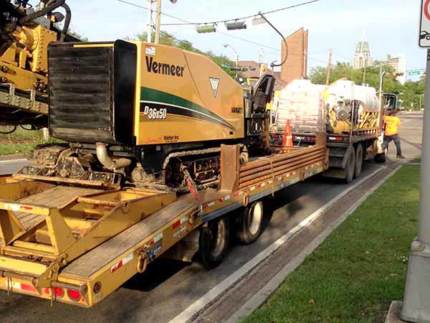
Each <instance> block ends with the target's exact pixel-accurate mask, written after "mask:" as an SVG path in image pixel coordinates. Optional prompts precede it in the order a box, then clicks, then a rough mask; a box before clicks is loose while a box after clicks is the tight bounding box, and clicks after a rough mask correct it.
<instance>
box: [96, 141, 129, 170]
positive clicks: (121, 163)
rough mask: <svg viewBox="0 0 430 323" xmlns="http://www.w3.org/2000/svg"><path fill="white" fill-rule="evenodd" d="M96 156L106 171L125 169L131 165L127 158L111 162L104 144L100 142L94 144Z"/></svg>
mask: <svg viewBox="0 0 430 323" xmlns="http://www.w3.org/2000/svg"><path fill="white" fill-rule="evenodd" d="M96 155H97V159H98V160H99V162H100V163H101V164H102V165H103V166H104V167H105V168H107V169H109V170H112V171H115V170H117V169H121V168H125V167H127V166H129V165H130V164H131V160H130V159H127V158H118V159H115V160H113V159H112V158H110V156H109V153H108V150H107V147H106V144H104V143H102V142H98V143H96Z"/></svg>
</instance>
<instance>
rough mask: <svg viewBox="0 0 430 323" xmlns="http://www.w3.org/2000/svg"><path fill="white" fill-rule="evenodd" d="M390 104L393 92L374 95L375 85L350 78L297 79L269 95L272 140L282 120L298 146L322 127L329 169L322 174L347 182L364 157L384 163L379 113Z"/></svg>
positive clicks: (357, 173)
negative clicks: (319, 82)
mask: <svg viewBox="0 0 430 323" xmlns="http://www.w3.org/2000/svg"><path fill="white" fill-rule="evenodd" d="M380 92H381V90H380ZM395 105H396V96H395V95H392V94H388V93H386V94H385V93H379V94H378V93H377V92H376V90H375V89H374V88H372V87H369V86H360V85H355V84H354V83H353V82H352V81H350V80H346V79H341V80H337V81H335V82H333V83H332V84H331V85H329V86H325V85H317V84H312V83H311V81H309V80H296V81H293V82H292V83H290V84H289V85H288V86H287V87H286V88H284V89H283V90H282V91H280V92H279V93H278V95H277V96H276V98H275V100H274V109H275V112H274V120H273V122H272V125H271V138H272V143H273V144H275V145H276V144H278V145H279V144H280V143H281V142H282V136H283V133H284V128H285V125H286V124H287V123H291V127H292V137H293V138H292V139H293V142H294V143H295V145H299V146H307V145H309V144H312V143H314V142H315V134H316V133H320V132H325V133H326V134H327V147H328V148H329V169H328V170H327V171H326V172H324V176H327V177H334V178H340V179H343V180H345V181H346V182H347V183H350V182H351V181H352V180H353V179H354V178H356V177H358V176H360V174H361V171H362V168H363V162H364V161H365V160H368V159H374V160H375V161H376V162H385V151H384V147H383V140H384V139H383V137H384V132H383V127H384V121H383V116H384V111H385V110H386V109H388V108H389V107H395ZM388 106H389V107H388Z"/></svg>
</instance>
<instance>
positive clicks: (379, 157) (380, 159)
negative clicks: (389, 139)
mask: <svg viewBox="0 0 430 323" xmlns="http://www.w3.org/2000/svg"><path fill="white" fill-rule="evenodd" d="M373 159H374V160H375V162H376V163H381V164H382V163H385V161H386V158H385V153H382V154H377V155H375V157H374V158H373Z"/></svg>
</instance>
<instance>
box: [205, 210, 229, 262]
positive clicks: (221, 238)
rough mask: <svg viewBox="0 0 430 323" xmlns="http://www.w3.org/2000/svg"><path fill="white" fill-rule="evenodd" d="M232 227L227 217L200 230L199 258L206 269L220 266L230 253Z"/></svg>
mask: <svg viewBox="0 0 430 323" xmlns="http://www.w3.org/2000/svg"><path fill="white" fill-rule="evenodd" d="M229 241H230V226H229V222H228V220H227V219H226V218H225V217H221V218H219V219H215V220H212V221H210V222H208V224H207V226H205V227H203V228H201V229H200V237H199V256H200V259H201V262H202V264H203V266H204V267H205V268H206V269H212V268H215V267H216V266H218V265H219V264H220V263H221V262H222V261H223V259H224V257H225V256H226V254H227V251H228V245H229Z"/></svg>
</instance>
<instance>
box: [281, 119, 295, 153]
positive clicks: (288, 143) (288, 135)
mask: <svg viewBox="0 0 430 323" xmlns="http://www.w3.org/2000/svg"><path fill="white" fill-rule="evenodd" d="M282 146H283V147H293V131H292V129H291V124H290V120H287V122H286V123H285V128H284V133H283V135H282Z"/></svg>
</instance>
